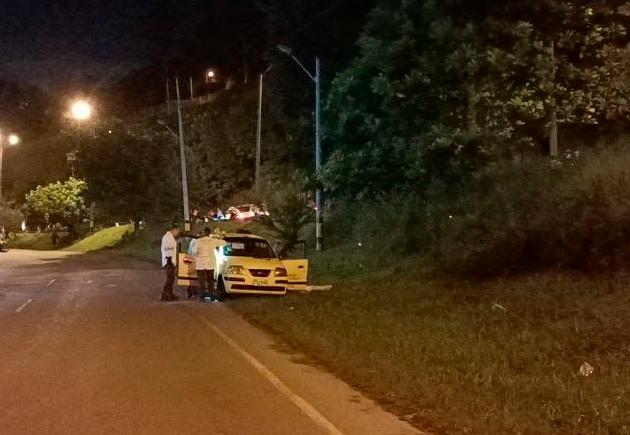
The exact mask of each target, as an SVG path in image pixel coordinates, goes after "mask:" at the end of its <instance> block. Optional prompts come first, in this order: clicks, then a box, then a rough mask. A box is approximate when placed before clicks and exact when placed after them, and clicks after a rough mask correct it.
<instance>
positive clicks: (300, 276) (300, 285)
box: [282, 260, 308, 290]
mask: <svg viewBox="0 0 630 435" xmlns="http://www.w3.org/2000/svg"><path fill="white" fill-rule="evenodd" d="M282 264H284V267H285V268H286V269H287V274H288V275H289V279H288V281H289V285H288V286H287V290H304V289H305V288H306V285H307V284H308V260H283V261H282Z"/></svg>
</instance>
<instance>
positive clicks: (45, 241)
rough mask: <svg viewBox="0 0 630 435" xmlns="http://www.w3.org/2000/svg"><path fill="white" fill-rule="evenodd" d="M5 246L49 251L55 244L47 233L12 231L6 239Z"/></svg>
mask: <svg viewBox="0 0 630 435" xmlns="http://www.w3.org/2000/svg"><path fill="white" fill-rule="evenodd" d="M7 248H9V249H32V250H35V251H49V250H53V249H55V245H53V242H52V239H51V238H50V234H47V233H12V234H11V237H9V239H8V241H7Z"/></svg>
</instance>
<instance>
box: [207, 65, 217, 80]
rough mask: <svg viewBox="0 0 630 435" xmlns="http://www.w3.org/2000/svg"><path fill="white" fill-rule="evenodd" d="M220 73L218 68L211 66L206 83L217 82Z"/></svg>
mask: <svg viewBox="0 0 630 435" xmlns="http://www.w3.org/2000/svg"><path fill="white" fill-rule="evenodd" d="M218 77H219V73H218V72H217V70H216V69H214V68H210V69H209V70H207V71H206V83H216V82H217V78H218Z"/></svg>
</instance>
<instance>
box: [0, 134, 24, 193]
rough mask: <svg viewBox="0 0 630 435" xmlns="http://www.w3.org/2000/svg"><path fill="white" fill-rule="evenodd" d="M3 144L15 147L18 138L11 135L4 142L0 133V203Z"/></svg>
mask: <svg viewBox="0 0 630 435" xmlns="http://www.w3.org/2000/svg"><path fill="white" fill-rule="evenodd" d="M4 142H6V143H7V144H8V145H17V144H18V143H19V142H20V138H19V137H18V136H17V135H15V134H11V135H9V136H7V137H6V140H5V137H4V136H2V134H1V133H0V201H1V200H2V167H3V158H4V145H5V144H4Z"/></svg>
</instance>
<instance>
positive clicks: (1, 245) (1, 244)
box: [0, 225, 7, 252]
mask: <svg viewBox="0 0 630 435" xmlns="http://www.w3.org/2000/svg"><path fill="white" fill-rule="evenodd" d="M6 243H7V231H6V230H5V229H4V225H0V252H7V249H6V248H5V245H6Z"/></svg>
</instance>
